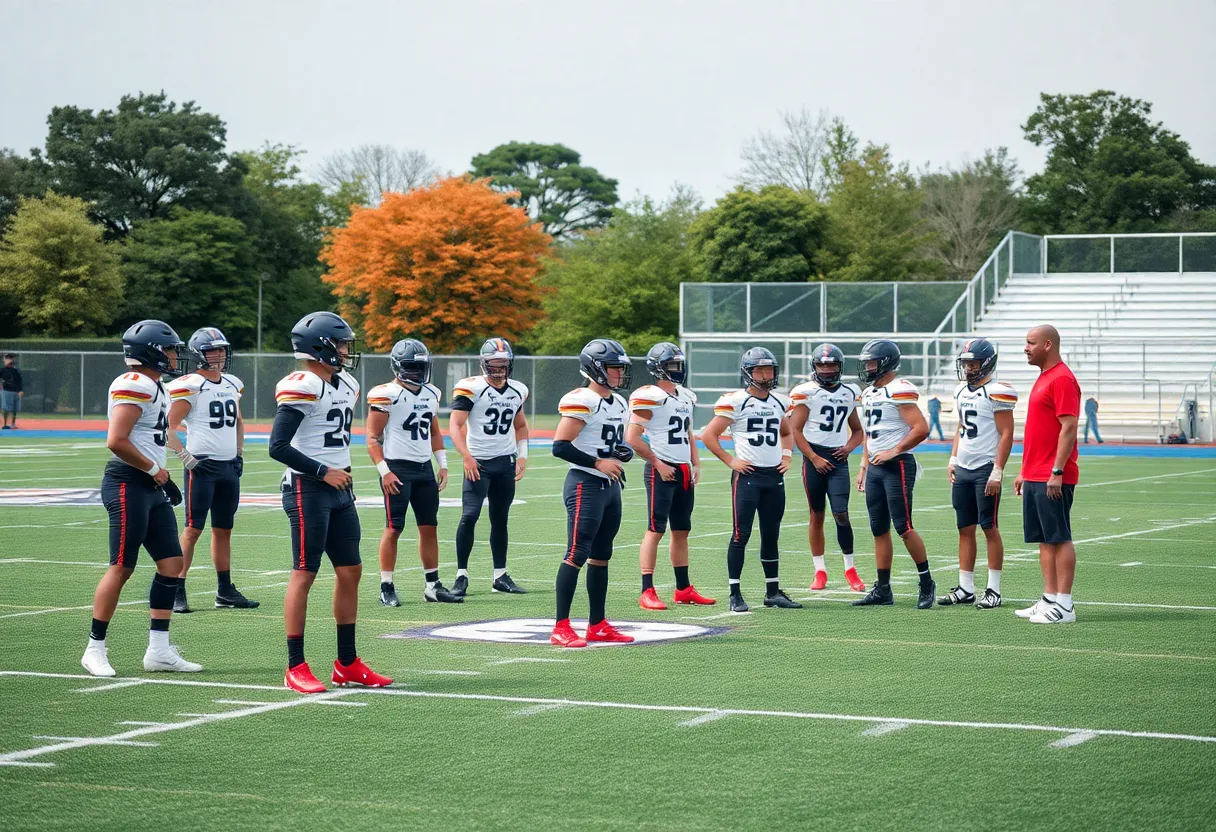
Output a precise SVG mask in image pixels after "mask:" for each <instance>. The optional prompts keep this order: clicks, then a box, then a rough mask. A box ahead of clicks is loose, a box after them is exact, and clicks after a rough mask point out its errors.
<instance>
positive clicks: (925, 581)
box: [916, 558, 933, 586]
mask: <svg viewBox="0 0 1216 832" xmlns="http://www.w3.org/2000/svg"><path fill="white" fill-rule="evenodd" d="M916 571H917V573H918V574H917V577H919V578H920V585H921V586H928V585H929V582H930V581H932V580H933V576H932V575H930V574H929V560H928V558H926V559H925V560H923V561H921V562H920V563H918V564H916Z"/></svg>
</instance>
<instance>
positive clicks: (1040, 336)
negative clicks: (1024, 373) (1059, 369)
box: [1023, 324, 1060, 370]
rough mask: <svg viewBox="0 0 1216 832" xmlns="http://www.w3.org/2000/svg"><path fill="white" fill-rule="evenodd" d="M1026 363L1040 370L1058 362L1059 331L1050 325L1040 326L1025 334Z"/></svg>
mask: <svg viewBox="0 0 1216 832" xmlns="http://www.w3.org/2000/svg"><path fill="white" fill-rule="evenodd" d="M1023 351H1024V352H1025V353H1026V361H1027V362H1028V363H1030V364H1033V365H1034V366H1036V367H1038V368H1039V369H1040V370H1044V369H1047V368H1049V367H1053V366H1055V365H1056V364H1058V363H1059V362H1060V331H1059V330H1057V329H1056V328H1055V327H1054V326H1052V325H1051V324H1040V325H1039V326H1036V327H1035V328H1034V329H1032V330H1030V331H1029V332H1027V333H1026V348H1025V350H1023Z"/></svg>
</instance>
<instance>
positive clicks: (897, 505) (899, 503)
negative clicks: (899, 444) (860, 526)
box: [866, 454, 916, 537]
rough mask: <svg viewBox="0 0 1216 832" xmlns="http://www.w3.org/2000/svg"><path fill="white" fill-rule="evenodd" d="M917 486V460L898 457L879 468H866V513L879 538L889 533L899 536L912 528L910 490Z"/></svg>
mask: <svg viewBox="0 0 1216 832" xmlns="http://www.w3.org/2000/svg"><path fill="white" fill-rule="evenodd" d="M915 484H916V458H915V457H914V456H912V454H900V455H899V456H897V457H895V458H894V459H892V460H891V461H890V462H886V463H884V464H882V465H870V467H869V468H867V469H866V511H868V512H869V515H870V531H871V533H873V535H874V536H875V537H881V536H882V535H884V534H886V533H887V532H889V531H891V526H892V524H894V526H895V533H896V534H897V535H899V536H900V537H903V536H904V535H905V534H907V533H908V532H909V531H910V530H911V529H912V528H913V526H912V489H913V487H914V486H915Z"/></svg>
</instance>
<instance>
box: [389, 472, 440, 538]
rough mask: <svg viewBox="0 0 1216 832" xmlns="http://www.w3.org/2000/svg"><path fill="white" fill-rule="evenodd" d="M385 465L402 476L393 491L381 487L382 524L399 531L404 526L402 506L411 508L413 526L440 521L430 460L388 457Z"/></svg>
mask: <svg viewBox="0 0 1216 832" xmlns="http://www.w3.org/2000/svg"><path fill="white" fill-rule="evenodd" d="M385 461H386V462H387V463H388V469H389V470H390V471H392V472H393V473H394V474H396V475H397V479H399V480H401V486H400V487H399V489H398V491H397V493H396V494H390V493H388V492H387V491H385V490H384V485H383V484H381V486H380V490H381V491H382V492H383V493H384V515H385V520H384V522H385V525H386V526H387V527H388V528H390V529H395V530H396V531H401V530H402V529H404V528H405V510H406V509H407V508H412V509H413V510H414V525H415V526H438V525H439V481H438V480H436V479H435V469H434V467H432V465H431V463H430V461H429V460H428V461H427V462H411V461H409V460H405V459H389V460H385Z"/></svg>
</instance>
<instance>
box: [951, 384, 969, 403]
mask: <svg viewBox="0 0 1216 832" xmlns="http://www.w3.org/2000/svg"><path fill="white" fill-rule="evenodd" d="M966 389H967V382H965V381H960V382H959V383H958V386H956V387H955V388H954V398H956V399H957V398H958V394H959V393H961V392H963V391H964V390H966Z"/></svg>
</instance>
